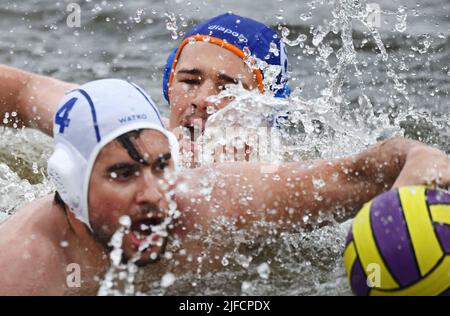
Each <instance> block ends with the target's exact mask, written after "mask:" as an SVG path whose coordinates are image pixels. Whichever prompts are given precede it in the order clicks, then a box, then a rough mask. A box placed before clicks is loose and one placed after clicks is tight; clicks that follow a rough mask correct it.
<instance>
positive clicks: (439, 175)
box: [393, 145, 450, 189]
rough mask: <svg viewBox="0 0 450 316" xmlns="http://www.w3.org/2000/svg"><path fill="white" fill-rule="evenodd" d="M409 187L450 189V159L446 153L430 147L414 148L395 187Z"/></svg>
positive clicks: (409, 153)
mask: <svg viewBox="0 0 450 316" xmlns="http://www.w3.org/2000/svg"><path fill="white" fill-rule="evenodd" d="M409 185H426V186H431V187H440V188H444V189H446V188H449V187H450V158H449V157H448V156H447V155H446V154H445V153H444V152H442V151H440V150H438V149H436V148H432V147H429V146H425V145H424V146H418V147H415V148H412V149H411V150H410V151H409V152H408V155H407V157H406V161H405V165H404V167H403V169H402V171H401V172H400V174H399V176H398V177H397V180H396V181H395V183H394V186H393V187H394V188H398V187H401V186H409Z"/></svg>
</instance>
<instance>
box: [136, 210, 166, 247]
mask: <svg viewBox="0 0 450 316" xmlns="http://www.w3.org/2000/svg"><path fill="white" fill-rule="evenodd" d="M163 222H164V216H152V217H151V218H144V219H141V220H137V221H133V224H132V225H131V227H130V238H131V243H132V244H133V246H135V247H136V249H137V248H139V247H140V246H141V245H142V244H143V243H144V242H148V243H149V244H154V243H157V242H158V240H159V239H161V236H160V235H159V234H157V233H155V232H154V230H155V229H154V228H155V227H157V226H159V225H161V224H162V223H163Z"/></svg>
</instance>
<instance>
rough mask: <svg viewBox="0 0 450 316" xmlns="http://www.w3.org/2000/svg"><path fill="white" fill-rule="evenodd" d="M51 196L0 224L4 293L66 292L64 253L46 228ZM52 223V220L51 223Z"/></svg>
mask: <svg viewBox="0 0 450 316" xmlns="http://www.w3.org/2000/svg"><path fill="white" fill-rule="evenodd" d="M51 207H52V202H51V198H49V197H47V198H44V199H41V200H38V201H36V202H35V203H33V204H31V205H27V206H25V207H24V208H22V209H20V210H18V211H17V212H16V214H14V215H13V216H11V217H10V218H9V219H8V220H6V221H5V222H4V223H2V225H1V226H0V266H1V267H2V273H1V274H0V295H58V294H62V293H63V292H64V288H61V284H64V282H63V281H64V280H63V278H64V259H63V258H64V256H62V252H61V247H59V245H56V244H55V242H54V241H53V240H52V238H51V235H50V234H47V233H46V231H45V230H44V229H42V228H43V227H42V223H41V221H42V220H43V218H42V217H41V216H42V215H40V214H44V213H47V212H48V211H49V210H48V208H51ZM51 224H52V223H51V222H49V225H51Z"/></svg>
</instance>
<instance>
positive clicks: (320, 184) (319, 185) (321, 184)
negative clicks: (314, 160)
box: [312, 178, 326, 189]
mask: <svg viewBox="0 0 450 316" xmlns="http://www.w3.org/2000/svg"><path fill="white" fill-rule="evenodd" d="M312 183H313V186H314V188H316V189H320V188H323V187H324V186H325V185H326V183H325V181H323V180H322V179H314V178H313V179H312Z"/></svg>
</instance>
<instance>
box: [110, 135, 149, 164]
mask: <svg viewBox="0 0 450 316" xmlns="http://www.w3.org/2000/svg"><path fill="white" fill-rule="evenodd" d="M141 132H142V129H138V130H135V131H130V132H128V133H125V134H122V135H120V136H119V137H117V141H118V142H119V143H120V144H121V145H122V147H123V148H125V150H126V151H127V152H128V155H129V156H130V157H131V159H133V160H134V161H136V162H138V163H140V164H143V165H148V163H147V162H146V161H145V159H144V158H143V157H142V155H141V154H140V153H139V151H138V150H137V149H136V146H135V145H134V143H133V140H132V138H138V137H139V135H140V134H141Z"/></svg>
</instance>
